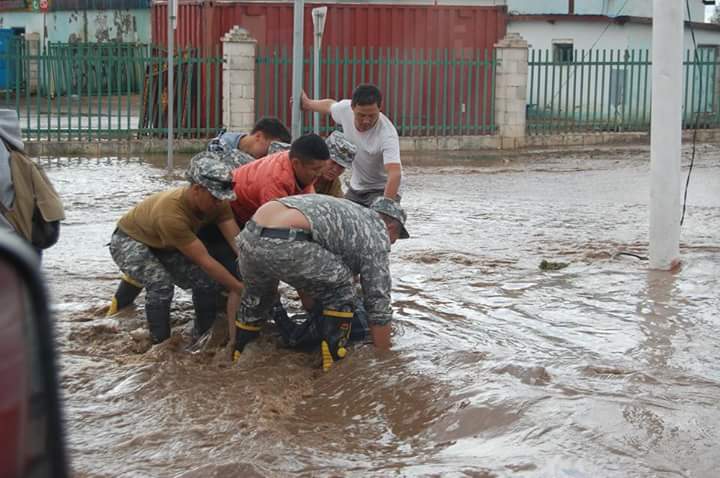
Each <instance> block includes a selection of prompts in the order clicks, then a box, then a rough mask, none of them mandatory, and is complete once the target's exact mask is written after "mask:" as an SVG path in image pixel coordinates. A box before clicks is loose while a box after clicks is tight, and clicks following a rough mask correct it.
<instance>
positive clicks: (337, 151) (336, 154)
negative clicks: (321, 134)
mask: <svg viewBox="0 0 720 478" xmlns="http://www.w3.org/2000/svg"><path fill="white" fill-rule="evenodd" d="M325 143H326V144H327V147H328V149H329V150H330V159H332V160H333V161H335V162H336V163H338V164H339V165H340V166H342V167H343V168H346V169H347V168H349V167H350V166H351V165H352V162H353V159H355V153H356V152H357V147H356V146H355V145H354V144H352V143H351V142H350V140H349V139H347V137H346V136H345V135H344V134H342V133H341V132H340V131H333V132H332V134H330V136H328V137H327V139H326V140H325Z"/></svg>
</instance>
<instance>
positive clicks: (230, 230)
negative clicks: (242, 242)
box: [217, 219, 240, 256]
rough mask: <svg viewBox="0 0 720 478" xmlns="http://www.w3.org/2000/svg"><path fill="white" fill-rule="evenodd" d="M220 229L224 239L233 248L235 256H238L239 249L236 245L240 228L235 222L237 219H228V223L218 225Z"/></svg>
mask: <svg viewBox="0 0 720 478" xmlns="http://www.w3.org/2000/svg"><path fill="white" fill-rule="evenodd" d="M217 227H218V229H220V232H221V233H222V235H223V237H224V238H225V240H226V241H227V243H228V244H229V245H230V247H232V250H233V251H235V255H236V256H237V255H238V248H237V245H236V244H235V238H236V237H237V235H238V234H240V228H239V227H238V225H237V222H235V219H228V220H227V221H223V222H221V223H219V224H218V225H217Z"/></svg>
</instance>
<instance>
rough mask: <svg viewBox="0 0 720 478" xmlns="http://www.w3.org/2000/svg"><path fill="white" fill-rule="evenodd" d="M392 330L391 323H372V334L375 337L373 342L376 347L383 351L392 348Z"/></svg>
mask: <svg viewBox="0 0 720 478" xmlns="http://www.w3.org/2000/svg"><path fill="white" fill-rule="evenodd" d="M391 332H392V328H391V327H390V324H385V325H371V326H370V335H371V336H372V339H373V344H374V345H375V348H377V349H378V350H381V351H385V350H390V345H391V341H390V333H391Z"/></svg>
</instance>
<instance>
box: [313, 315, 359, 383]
mask: <svg viewBox="0 0 720 478" xmlns="http://www.w3.org/2000/svg"><path fill="white" fill-rule="evenodd" d="M352 320H353V313H352V312H351V311H342V310H332V309H324V310H323V311H322V317H321V322H320V335H321V336H322V341H321V342H320V352H321V354H322V367H323V372H328V371H329V370H330V369H331V368H332V364H333V362H335V361H337V360H341V359H343V358H345V356H346V355H347V348H346V347H347V343H348V341H349V340H350V331H351V330H352Z"/></svg>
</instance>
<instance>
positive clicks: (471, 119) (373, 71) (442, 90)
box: [255, 47, 496, 136]
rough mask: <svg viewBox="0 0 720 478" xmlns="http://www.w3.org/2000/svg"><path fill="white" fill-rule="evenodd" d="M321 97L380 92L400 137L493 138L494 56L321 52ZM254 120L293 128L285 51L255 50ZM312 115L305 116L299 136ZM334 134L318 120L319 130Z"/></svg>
mask: <svg viewBox="0 0 720 478" xmlns="http://www.w3.org/2000/svg"><path fill="white" fill-rule="evenodd" d="M312 57H313V55H312V50H308V51H306V52H305V59H304V63H305V68H304V80H303V83H304V85H306V91H308V93H311V92H312V91H313V78H312V77H313V75H312V71H313V61H312ZM320 57H321V59H320V69H321V82H320V87H321V89H320V91H321V92H322V97H323V98H334V99H338V100H339V99H343V98H350V96H351V94H352V90H353V88H354V87H355V86H357V85H358V84H360V83H374V84H375V85H377V86H378V87H379V88H380V91H382V92H383V112H384V113H385V114H386V115H387V116H388V117H389V118H390V119H391V120H392V121H393V123H394V124H395V127H396V128H397V130H398V133H399V134H400V135H401V136H451V135H479V134H492V133H493V132H494V131H495V119H494V113H495V112H494V103H495V102H494V98H495V67H496V60H495V54H494V51H492V50H473V51H469V50H458V51H454V50H448V49H436V50H422V49H405V50H400V49H397V48H394V49H390V48H367V49H366V48H325V49H323V51H322V53H321V55H320ZM256 63H257V68H256V75H257V78H256V85H257V89H256V97H255V102H256V105H255V111H256V115H257V117H258V118H259V117H262V116H266V115H271V116H277V117H279V118H280V119H281V120H282V121H283V122H285V123H286V124H289V123H290V94H291V83H290V82H291V76H292V75H291V72H292V57H291V56H290V55H289V52H288V50H287V49H286V48H285V47H279V48H275V47H267V48H264V47H261V48H259V51H258V55H257V59H256ZM311 129H312V116H311V114H309V113H306V114H304V115H303V131H310V130H311ZM333 129H335V125H334V123H333V122H332V119H330V118H329V117H324V118H321V124H320V131H321V132H328V131H332V130H333Z"/></svg>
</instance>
